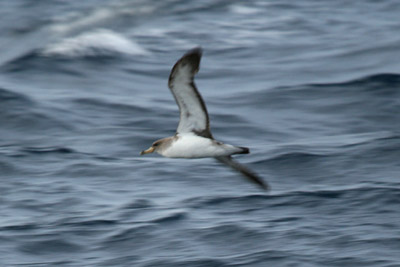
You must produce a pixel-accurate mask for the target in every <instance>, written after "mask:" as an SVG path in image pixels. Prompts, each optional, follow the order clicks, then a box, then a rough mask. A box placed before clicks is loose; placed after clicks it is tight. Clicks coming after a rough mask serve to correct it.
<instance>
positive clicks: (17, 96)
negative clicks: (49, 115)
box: [0, 88, 35, 111]
mask: <svg viewBox="0 0 400 267" xmlns="http://www.w3.org/2000/svg"><path fill="white" fill-rule="evenodd" d="M34 105H35V103H34V101H33V100H32V99H30V98H29V97H28V96H26V95H24V94H21V93H16V92H13V91H11V90H7V89H3V88H0V111H1V110H8V109H10V108H11V109H20V108H22V107H24V108H26V107H32V106H34Z"/></svg>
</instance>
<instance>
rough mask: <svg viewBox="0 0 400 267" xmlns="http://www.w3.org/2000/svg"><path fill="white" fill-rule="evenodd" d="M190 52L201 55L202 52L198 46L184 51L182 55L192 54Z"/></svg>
mask: <svg viewBox="0 0 400 267" xmlns="http://www.w3.org/2000/svg"><path fill="white" fill-rule="evenodd" d="M192 54H193V55H197V56H199V57H201V55H202V54H203V49H202V48H201V47H200V46H197V47H195V48H192V49H190V50H189V51H187V52H186V53H185V55H184V57H186V56H189V55H192Z"/></svg>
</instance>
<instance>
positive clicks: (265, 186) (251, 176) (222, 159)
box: [216, 156, 269, 190]
mask: <svg viewBox="0 0 400 267" xmlns="http://www.w3.org/2000/svg"><path fill="white" fill-rule="evenodd" d="M216 159H217V160H218V161H219V162H222V163H223V164H225V165H227V166H229V167H231V168H232V169H234V170H236V171H238V172H240V173H241V174H243V175H244V176H245V177H246V178H247V179H249V180H250V181H251V182H253V183H256V184H257V185H259V186H260V187H261V188H262V189H264V190H269V186H268V184H267V183H264V182H263V180H262V179H261V178H260V177H258V176H257V175H255V174H254V173H253V172H252V171H250V170H249V169H247V168H246V167H245V166H243V165H241V164H239V163H238V162H236V161H234V160H233V159H232V157H231V156H226V157H216Z"/></svg>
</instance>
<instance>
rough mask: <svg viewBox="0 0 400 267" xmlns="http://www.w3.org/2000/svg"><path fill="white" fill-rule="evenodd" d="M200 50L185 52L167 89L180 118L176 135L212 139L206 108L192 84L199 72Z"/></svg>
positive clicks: (174, 69)
mask: <svg viewBox="0 0 400 267" xmlns="http://www.w3.org/2000/svg"><path fill="white" fill-rule="evenodd" d="M201 54H202V50H201V48H200V47H198V48H195V49H192V50H190V51H189V52H187V53H186V54H185V55H184V56H183V57H182V58H181V59H179V60H178V62H176V63H175V65H174V67H173V68H172V71H171V74H170V76H169V80H168V87H169V88H170V89H171V92H172V94H173V95H174V98H175V100H176V103H177V104H178V106H179V112H180V118H179V125H178V128H177V130H176V132H177V133H189V132H192V133H195V134H197V135H199V136H203V137H207V138H212V135H211V132H210V121H209V118H208V113H207V108H206V105H205V104H204V101H203V99H202V98H201V95H200V94H199V92H198V91H197V88H196V85H195V84H194V75H195V74H196V73H197V72H198V71H199V66H200V59H201Z"/></svg>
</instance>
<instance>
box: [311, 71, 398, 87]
mask: <svg viewBox="0 0 400 267" xmlns="http://www.w3.org/2000/svg"><path fill="white" fill-rule="evenodd" d="M399 84H400V74H398V73H378V74H372V75H368V76H364V77H361V78H357V79H353V80H350V81H346V82H338V83H313V84H309V85H310V86H313V87H330V86H335V87H336V86H342V87H347V86H366V89H371V87H373V88H376V89H378V88H388V87H391V86H393V85H399ZM362 88H365V87H361V89H362ZM394 89H396V88H394ZM396 91H397V89H396Z"/></svg>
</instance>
